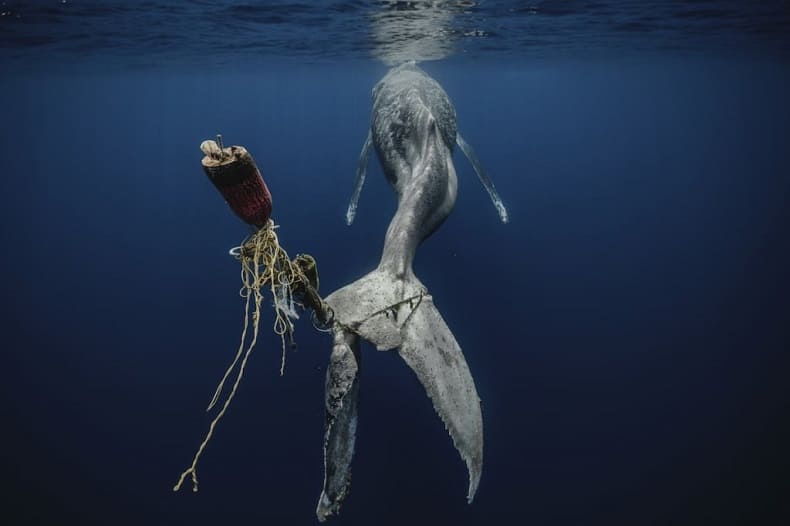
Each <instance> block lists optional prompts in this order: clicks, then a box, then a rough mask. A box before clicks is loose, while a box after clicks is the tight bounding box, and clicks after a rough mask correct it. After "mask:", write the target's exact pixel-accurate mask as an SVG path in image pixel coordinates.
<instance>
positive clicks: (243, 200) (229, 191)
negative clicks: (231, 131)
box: [200, 135, 272, 228]
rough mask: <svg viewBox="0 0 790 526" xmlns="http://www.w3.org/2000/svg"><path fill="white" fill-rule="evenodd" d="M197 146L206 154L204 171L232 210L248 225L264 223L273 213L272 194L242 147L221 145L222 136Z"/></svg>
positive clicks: (265, 223) (261, 225)
mask: <svg viewBox="0 0 790 526" xmlns="http://www.w3.org/2000/svg"><path fill="white" fill-rule="evenodd" d="M200 149H201V150H202V151H203V153H204V154H205V157H203V160H202V161H201V164H202V165H203V171H205V172H206V175H207V176H208V178H209V180H210V181H211V182H212V183H213V184H214V186H215V187H216V188H217V190H219V192H220V193H221V194H222V197H224V198H225V202H227V203H228V205H229V206H230V208H231V210H233V212H235V214H236V215H237V216H239V217H240V218H241V220H242V221H244V222H245V223H247V224H249V225H254V226H256V227H258V228H263V227H264V226H265V225H267V224H268V222H269V218H270V217H271V215H272V194H271V193H270V192H269V188H268V187H267V186H266V183H265V182H264V180H263V177H261V172H260V170H258V166H257V165H256V164H255V160H254V159H253V158H252V155H250V152H248V151H247V149H246V148H244V147H243V146H231V147H229V148H224V147H223V146H222V136H221V135H217V140H216V141H211V140H209V141H203V143H202V144H201V145H200Z"/></svg>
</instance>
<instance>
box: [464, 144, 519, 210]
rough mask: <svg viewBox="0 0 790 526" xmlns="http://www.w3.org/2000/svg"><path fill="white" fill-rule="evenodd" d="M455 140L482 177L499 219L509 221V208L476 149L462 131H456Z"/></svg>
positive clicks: (478, 176) (481, 180)
mask: <svg viewBox="0 0 790 526" xmlns="http://www.w3.org/2000/svg"><path fill="white" fill-rule="evenodd" d="M455 142H456V144H458V147H459V148H461V151H462V152H464V155H465V156H466V158H467V159H469V162H470V163H472V168H474V170H475V173H476V174H477V178H478V179H480V182H481V183H483V186H484V187H485V189H486V192H488V196H489V197H490V198H491V202H492V203H494V207H496V211H497V213H498V214H499V219H500V220H502V222H503V223H507V222H508V215H507V209H506V208H505V203H503V202H502V198H501V197H499V194H498V193H497V191H496V188H495V187H494V183H493V182H492V181H491V179H490V178H489V177H488V175H487V174H486V172H485V170H483V165H481V164H480V159H478V158H477V155H476V154H475V151H474V150H473V149H472V147H471V146H470V145H469V143H468V142H466V141H465V140H464V138H463V137H461V134H460V133H456V135H455Z"/></svg>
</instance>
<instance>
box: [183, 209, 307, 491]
mask: <svg viewBox="0 0 790 526" xmlns="http://www.w3.org/2000/svg"><path fill="white" fill-rule="evenodd" d="M275 228H276V226H275V225H274V222H273V221H271V220H269V223H268V224H267V225H266V226H264V227H263V228H261V229H260V230H258V231H257V232H256V233H255V234H253V235H252V236H251V237H250V238H249V239H248V240H247V241H246V242H244V243H243V244H242V246H241V247H240V252H239V256H238V258H239V261H240V262H241V281H242V287H241V290H240V291H239V294H240V295H241V296H242V297H243V298H245V306H244V329H243V330H242V334H241V343H240V344H239V349H238V351H237V352H236V356H235V358H234V359H233V362H232V363H231V364H230V366H229V367H228V368H227V370H226V371H225V374H224V375H223V377H222V379H221V380H220V382H219V385H218V386H217V389H216V391H215V392H214V396H213V397H212V399H211V402H210V403H209V405H208V409H206V410H207V411H210V410H211V409H212V408H213V407H214V406H215V405H216V403H217V401H218V400H219V397H220V394H221V393H222V389H223V387H224V385H225V381H226V380H227V379H228V377H229V376H230V374H231V372H232V371H233V370H234V369H235V368H236V364H237V363H238V362H239V359H241V365H240V366H239V371H238V373H237V375H236V381H235V382H234V383H233V388H232V389H231V391H230V394H229V395H228V398H227V399H226V400H225V403H224V404H223V405H222V409H221V410H220V411H219V413H217V416H215V417H214V419H213V420H212V421H211V424H210V425H209V430H208V433H207V434H206V438H205V439H204V440H203V442H202V443H201V444H200V447H199V448H198V450H197V453H195V456H194V458H193V459H192V465H191V466H190V467H189V468H187V469H186V470H185V471H184V472H183V473H181V476H180V477H179V479H178V482H177V483H176V485H175V486H174V487H173V491H178V490H179V489H181V486H182V484H183V483H184V481H185V480H186V477H187V476H191V478H192V491H197V490H198V479H197V463H198V460H199V459H200V455H202V454H203V450H204V449H205V448H206V445H208V442H209V440H211V437H212V435H213V433H214V428H215V427H216V425H217V423H218V422H219V421H220V419H221V418H222V417H223V416H224V415H225V411H226V410H227V409H228V406H229V405H230V402H231V400H233V397H234V396H235V395H236V390H237V389H238V387H239V384H240V383H241V379H242V377H243V376H244V369H245V367H246V365H247V360H248V358H249V357H250V354H251V353H252V349H253V347H255V344H256V342H257V341H258V327H259V322H260V317H261V304H262V302H263V294H262V293H261V290H262V289H263V288H264V287H265V286H266V285H269V289H270V290H271V293H272V298H273V299H275V303H274V312H275V320H274V332H275V333H276V334H277V335H278V336H280V341H281V343H282V360H281V363H280V375H282V374H284V372H285V335H286V334H288V335H289V337H290V336H291V335H292V333H293V324H292V323H291V321H290V319H289V317H288V313H286V312H284V311H283V308H282V307H283V306H282V305H281V304H279V303H277V301H276V299H277V298H279V297H282V298H285V299H287V300H288V301H291V302H292V301H293V295H292V287H293V284H294V283H295V282H296V281H299V280H303V281H304V282H305V283H306V282H307V278H306V277H305V276H304V275H303V274H302V272H301V271H300V269H299V268H298V267H297V266H295V265H294V264H293V263H292V262H291V260H290V259H289V258H288V253H287V252H286V251H285V250H284V249H283V248H282V247H281V246H280V242H279V240H278V238H277V234H276V233H275ZM278 290H279V291H280V292H281V294H280V296H278ZM250 298H254V300H255V310H254V311H253V313H252V327H253V335H252V339H251V340H250V343H249V345H248V346H247V347H246V352H245V351H244V348H245V345H244V343H245V341H246V338H247V329H248V327H249V318H250ZM242 356H243V358H242Z"/></svg>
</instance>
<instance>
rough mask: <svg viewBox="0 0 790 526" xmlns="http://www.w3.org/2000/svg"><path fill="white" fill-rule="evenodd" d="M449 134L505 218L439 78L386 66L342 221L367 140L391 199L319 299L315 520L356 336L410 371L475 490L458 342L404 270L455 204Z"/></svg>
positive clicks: (338, 442)
mask: <svg viewBox="0 0 790 526" xmlns="http://www.w3.org/2000/svg"><path fill="white" fill-rule="evenodd" d="M456 144H458V146H459V147H460V148H461V150H462V151H463V152H464V154H465V155H466V157H467V158H468V159H469V161H470V162H471V164H472V166H473V168H474V170H475V172H476V173H477V176H478V178H479V179H480V181H481V182H482V184H483V186H484V187H485V189H486V190H487V192H488V194H489V196H490V197H491V200H492V201H493V203H494V206H495V207H496V210H497V212H498V214H499V217H500V219H501V220H502V222H503V223H506V222H507V221H508V215H507V210H506V209H505V206H504V204H503V203H502V200H501V199H500V198H499V195H498V194H497V192H496V189H495V188H494V185H493V184H492V182H491V180H490V179H489V178H488V176H487V175H486V173H485V172H484V171H483V169H482V167H481V165H480V162H479V161H478V159H477V157H476V155H475V154H474V151H473V150H472V148H471V147H470V146H469V145H468V144H467V143H466V141H464V139H463V138H462V137H461V135H460V134H458V132H457V129H456V115H455V109H454V108H453V105H452V103H451V102H450V99H449V97H448V96H447V94H446V93H445V91H444V90H443V89H442V87H441V86H440V85H439V84H438V83H437V82H436V81H435V80H434V79H432V78H431V77H429V76H428V75H427V74H426V73H425V72H424V71H423V70H422V69H421V68H420V67H418V66H417V65H416V63H415V62H407V63H404V64H402V65H400V66H397V67H395V68H393V69H391V70H390V71H389V72H388V73H387V74H386V75H385V76H384V78H383V79H382V80H381V81H379V83H378V84H377V85H376V86H375V87H374V89H373V110H372V116H371V126H370V130H369V132H368V136H367V139H366V141H365V144H364V146H363V148H362V153H361V154H360V158H359V167H358V169H357V176H356V181H355V184H354V191H353V195H352V198H351V202H350V204H349V207H348V212H347V214H346V221H347V223H348V224H349V225H350V224H351V223H352V222H353V220H354V217H355V214H356V210H357V203H358V201H359V197H360V194H361V191H362V186H363V185H364V182H365V175H366V169H367V163H368V157H369V155H370V149H371V146H374V147H375V149H376V153H377V154H378V157H379V161H380V162H381V166H382V169H383V172H384V175H385V177H386V178H387V181H388V182H389V183H390V185H391V186H392V187H393V188H394V190H395V193H396V195H397V198H398V208H397V211H396V212H395V215H394V216H393V218H392V220H391V222H390V224H389V227H388V229H387V233H386V236H385V240H384V249H383V251H382V255H381V260H380V262H379V264H378V266H377V267H376V269H375V270H373V271H372V272H370V273H368V274H367V275H365V276H363V277H362V278H360V279H358V280H357V281H354V282H353V283H351V284H349V285H346V286H344V287H342V288H340V289H339V290H337V291H335V292H333V293H332V294H331V295H329V296H328V297H327V298H326V299H325V300H326V303H327V304H328V305H329V306H330V307H331V309H332V311H333V315H334V324H333V329H332V331H333V337H334V343H333V349H332V354H331V357H330V363H329V367H328V369H327V376H326V432H325V437H324V467H325V475H324V485H323V491H322V493H321V496H320V498H319V501H318V507H317V509H316V514H317V516H318V519H319V520H321V521H324V520H325V519H326V518H327V517H328V516H329V515H331V514H333V513H336V512H337V511H338V510H339V509H340V505H341V503H342V501H343V498H344V497H345V495H346V493H347V492H348V488H349V484H350V473H351V460H352V457H353V453H354V441H355V436H356V425H357V395H358V391H359V371H360V339H364V340H367V341H368V342H370V343H372V344H373V345H375V346H376V348H377V349H378V350H381V351H386V350H393V349H395V350H396V352H397V353H398V354H399V355H400V356H401V357H402V358H403V360H404V361H405V362H406V364H407V365H408V366H409V367H410V368H411V369H412V371H414V373H415V374H416V375H417V378H418V379H419V381H420V382H421V383H422V385H423V387H424V388H425V390H426V392H427V394H428V396H429V397H430V399H431V400H432V401H433V405H434V408H435V409H436V412H437V413H438V414H439V417H440V418H441V419H442V421H443V422H444V424H445V426H446V427H447V430H448V432H449V434H450V436H451V438H452V440H453V443H454V444H455V447H456V449H457V450H458V452H459V453H460V454H461V457H462V458H463V460H464V462H465V463H466V466H467V469H468V471H469V489H468V493H467V499H468V501H469V502H471V501H472V499H473V498H474V495H475V492H476V490H477V486H478V484H479V481H480V474H481V472H482V467H483V420H482V415H481V412H480V399H479V398H478V395H477V390H476V388H475V384H474V380H473V379H472V375H471V373H470V371H469V367H468V366H467V364H466V360H465V359H464V355H463V353H462V352H461V347H460V346H459V345H458V342H457V341H456V339H455V337H454V336H453V333H452V332H451V331H450V329H449V328H448V327H447V324H446V323H445V321H444V319H443V318H442V316H441V314H440V313H439V311H438V309H437V308H436V306H435V305H434V302H433V298H432V297H431V295H430V294H428V291H427V289H426V287H425V285H423V284H422V282H421V281H420V280H419V279H418V278H417V276H415V274H414V271H413V270H412V261H413V260H414V256H415V253H416V250H417V246H418V245H419V244H420V243H421V242H422V241H423V240H424V239H426V238H427V237H429V236H430V235H431V234H432V233H433V232H435V231H436V229H437V228H439V226H440V225H441V224H442V223H443V222H444V220H445V219H446V218H447V216H448V215H450V212H451V211H452V210H453V207H454V205H455V200H456V196H457V189H458V179H457V176H456V172H455V166H454V165H453V161H452V153H453V148H454V146H455V145H456Z"/></svg>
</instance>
